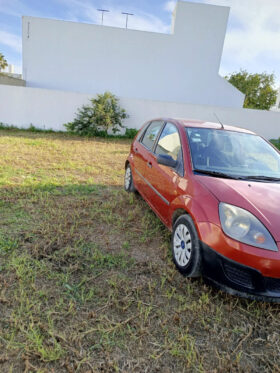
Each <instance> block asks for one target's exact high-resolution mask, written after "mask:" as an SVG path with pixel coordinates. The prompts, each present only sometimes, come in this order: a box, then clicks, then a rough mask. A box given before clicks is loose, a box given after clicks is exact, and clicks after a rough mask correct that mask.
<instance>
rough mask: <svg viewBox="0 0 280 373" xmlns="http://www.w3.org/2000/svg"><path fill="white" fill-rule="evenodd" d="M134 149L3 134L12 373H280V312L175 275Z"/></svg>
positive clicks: (1, 327) (6, 337) (2, 251)
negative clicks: (126, 171) (133, 180)
mask: <svg viewBox="0 0 280 373" xmlns="http://www.w3.org/2000/svg"><path fill="white" fill-rule="evenodd" d="M129 146H130V144H129V142H128V141H126V140H114V141H113V140H96V139H90V140H88V139H82V138H73V137H71V136H67V135H61V134H60V135H54V134H49V135H47V134H35V133H30V134H27V133H26V132H20V131H15V132H10V131H0V151H1V154H3V157H1V159H0V186H1V188H0V315H1V318H0V351H1V352H0V371H1V372H25V373H27V372H46V373H47V372H66V373H67V372H68V373H69V372H128V373H133V372H141V373H142V372H149V373H150V372H165V373H167V372H175V371H176V372H213V373H214V372H216V373H218V372H221V373H222V372H260V371H262V372H279V363H280V358H279V356H280V355H279V351H280V341H279V332H278V330H279V316H280V314H279V306H278V305H274V304H266V303H256V302H252V301H247V300H242V299H239V298H236V297H232V296H229V295H226V294H224V293H221V292H218V291H216V290H213V289H211V288H209V287H208V286H206V285H205V284H204V283H203V281H202V280H199V281H194V280H188V279H185V278H183V277H182V276H181V275H180V274H179V273H178V272H177V271H176V270H175V269H174V265H173V264H172V261H171V257H170V251H169V240H170V236H169V233H168V231H167V230H166V229H165V228H164V226H163V225H162V224H161V223H160V222H159V220H158V218H156V217H155V216H154V214H153V213H152V211H151V210H150V209H149V208H148V206H147V205H146V203H145V202H144V201H143V200H142V199H141V198H140V197H137V196H133V195H128V194H126V193H125V192H124V191H123V190H122V179H123V167H124V161H125V158H126V155H127V154H128V151H129Z"/></svg>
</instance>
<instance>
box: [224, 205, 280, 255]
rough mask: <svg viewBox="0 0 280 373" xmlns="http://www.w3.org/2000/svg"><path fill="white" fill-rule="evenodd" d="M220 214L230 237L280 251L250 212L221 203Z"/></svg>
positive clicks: (225, 230) (226, 232)
mask: <svg viewBox="0 0 280 373" xmlns="http://www.w3.org/2000/svg"><path fill="white" fill-rule="evenodd" d="M219 213H220V220H221V224H222V228H223V231H224V232H225V234H227V235H228V236H229V237H231V238H234V239H235V240H237V241H240V242H243V243H246V244H248V245H251V246H256V247H260V248H262V249H266V250H271V251H278V248H277V246H276V243H275V241H274V239H273V238H272V236H271V234H270V233H269V232H268V230H267V229H266V228H265V226H264V225H263V224H262V223H261V222H260V221H259V220H258V219H257V218H256V217H255V216H254V215H253V214H251V213H250V212H249V211H247V210H244V209H242V208H240V207H236V206H233V205H229V204H227V203H223V202H221V203H220V204H219Z"/></svg>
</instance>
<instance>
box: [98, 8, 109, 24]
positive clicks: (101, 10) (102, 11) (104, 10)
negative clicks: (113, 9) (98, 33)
mask: <svg viewBox="0 0 280 373" xmlns="http://www.w3.org/2000/svg"><path fill="white" fill-rule="evenodd" d="M97 10H98V12H101V14H102V15H101V25H103V17H104V12H110V10H107V9H97Z"/></svg>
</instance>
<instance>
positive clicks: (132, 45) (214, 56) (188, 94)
mask: <svg viewBox="0 0 280 373" xmlns="http://www.w3.org/2000/svg"><path fill="white" fill-rule="evenodd" d="M228 15H229V8H228V7H222V6H214V5H206V4H197V3H189V2H182V1H179V2H178V3H177V6H176V9H175V11H174V14H173V22H172V32H171V34H160V33H153V32H144V31H136V30H130V29H122V28H116V27H108V26H102V25H92V24H84V23H75V22H66V21H56V20H51V19H42V18H34V17H23V24H22V38H23V79H24V80H25V81H26V86H27V87H35V88H46V89H53V90H62V91H72V92H79V93H87V94H96V93H103V92H104V91H107V90H108V91H111V92H112V93H114V94H116V95H117V96H120V97H126V98H133V99H145V100H158V101H168V102H176V103H189V104H202V105H216V106H223V107H238V108H240V107H242V106H243V101H244V95H243V94H242V93H241V92H239V91H238V90H237V89H236V88H235V87H233V86H232V85H231V84H229V83H228V82H227V81H226V80H225V79H224V78H222V77H221V76H220V75H219V68H220V62H221V56H222V51H223V44H224V38H225V33H226V28H227V20H228Z"/></svg>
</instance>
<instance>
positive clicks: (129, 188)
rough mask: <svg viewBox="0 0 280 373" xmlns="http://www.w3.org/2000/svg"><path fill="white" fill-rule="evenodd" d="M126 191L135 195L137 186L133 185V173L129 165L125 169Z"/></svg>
mask: <svg viewBox="0 0 280 373" xmlns="http://www.w3.org/2000/svg"><path fill="white" fill-rule="evenodd" d="M124 190H125V191H126V192H130V193H135V192H136V189H135V186H134V183H133V176H132V171H131V167H130V164H129V163H128V165H127V166H126V168H125V174H124Z"/></svg>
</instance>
